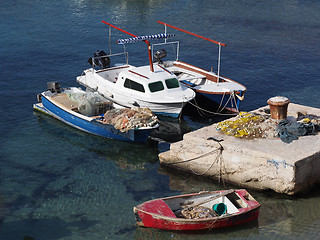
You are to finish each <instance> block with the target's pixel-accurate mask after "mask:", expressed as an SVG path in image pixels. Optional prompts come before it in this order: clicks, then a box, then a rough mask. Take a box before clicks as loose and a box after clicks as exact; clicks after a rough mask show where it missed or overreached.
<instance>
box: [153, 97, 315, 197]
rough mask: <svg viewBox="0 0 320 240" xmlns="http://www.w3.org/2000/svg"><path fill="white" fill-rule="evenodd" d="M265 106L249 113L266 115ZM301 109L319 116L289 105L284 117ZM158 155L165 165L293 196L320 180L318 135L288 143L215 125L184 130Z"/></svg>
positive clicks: (243, 185)
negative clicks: (233, 133) (229, 132)
mask: <svg viewBox="0 0 320 240" xmlns="http://www.w3.org/2000/svg"><path fill="white" fill-rule="evenodd" d="M268 109H269V106H266V107H263V108H260V109H257V110H255V111H253V112H256V113H265V114H268ZM266 112H267V113H266ZM300 113H303V114H309V115H316V116H320V109H317V108H312V107H306V106H303V105H298V104H294V103H290V104H289V106H288V119H289V118H296V117H297V115H298V114H300ZM212 139H216V140H223V141H220V142H217V141H215V140H212ZM159 159H160V163H161V164H163V165H166V166H169V167H173V168H176V169H179V170H182V171H187V172H191V173H193V174H197V175H202V176H204V177H209V178H214V179H221V180H224V181H226V182H231V183H234V184H236V185H239V186H241V187H248V188H255V189H261V190H266V189H272V190H274V191H276V192H278V193H285V194H289V195H292V194H296V193H298V192H301V191H305V190H308V189H309V188H310V187H311V186H312V185H314V184H315V183H318V182H320V135H319V134H317V135H307V136H302V137H299V139H298V140H294V141H292V142H291V143H284V142H282V141H281V140H280V139H279V138H273V139H271V138H254V139H252V140H248V139H242V138H237V137H233V136H229V135H226V134H224V133H223V132H222V131H221V130H220V131H219V130H217V124H213V125H211V126H208V127H204V128H201V129H199V130H196V131H194V132H190V133H187V134H185V135H184V137H183V140H182V141H179V142H176V143H173V144H171V146H170V150H169V151H167V152H164V153H161V154H159Z"/></svg>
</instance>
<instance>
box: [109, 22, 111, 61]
mask: <svg viewBox="0 0 320 240" xmlns="http://www.w3.org/2000/svg"><path fill="white" fill-rule="evenodd" d="M109 51H110V54H109V55H111V26H109Z"/></svg>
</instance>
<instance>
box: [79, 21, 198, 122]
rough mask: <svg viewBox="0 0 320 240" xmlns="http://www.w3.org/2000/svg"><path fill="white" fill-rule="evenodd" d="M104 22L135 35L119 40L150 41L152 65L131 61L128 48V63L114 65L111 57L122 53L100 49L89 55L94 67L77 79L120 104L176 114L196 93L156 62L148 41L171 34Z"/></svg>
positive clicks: (160, 112) (149, 52)
mask: <svg viewBox="0 0 320 240" xmlns="http://www.w3.org/2000/svg"><path fill="white" fill-rule="evenodd" d="M103 22H104V23H105V24H107V25H109V26H110V27H113V28H115V29H117V30H119V31H122V32H124V33H126V34H128V35H130V36H132V37H133V38H129V39H119V40H118V41H117V43H118V44H122V45H123V44H127V43H134V42H138V41H144V42H145V43H147V45H148V48H147V50H148V55H149V65H146V66H138V67H136V66H133V65H130V64H128V54H127V52H124V53H123V54H124V55H125V58H126V59H125V62H126V63H123V64H119V63H116V64H114V65H113V64H111V58H112V57H114V56H118V55H120V53H119V54H111V53H110V54H106V53H105V52H104V51H98V52H97V53H96V54H95V55H94V57H93V58H90V59H89V63H90V65H91V66H92V68H90V69H87V70H84V72H83V74H82V75H81V76H79V77H77V82H78V83H80V84H81V85H83V86H85V87H87V88H91V89H93V90H94V91H97V92H99V94H101V95H103V96H104V97H105V98H107V99H109V100H111V101H113V102H115V103H117V104H119V105H122V106H125V107H133V106H138V107H143V108H145V107H147V108H150V109H151V111H152V112H154V113H155V114H160V115H166V116H170V117H174V118H177V117H178V116H179V115H180V113H181V111H182V108H183V107H184V106H185V105H186V104H187V102H188V101H190V100H192V99H193V98H194V97H195V93H194V92H193V91H192V90H191V89H189V88H187V87H185V86H184V85H182V84H180V82H179V81H178V80H177V78H176V75H175V74H173V73H171V72H170V71H168V70H167V69H165V68H164V67H163V66H159V65H155V66H154V64H153V62H152V57H151V50H150V43H149V40H152V39H161V38H167V37H169V36H171V35H167V34H158V35H148V36H137V35H134V34H131V33H128V32H127V31H125V30H122V29H120V28H118V27H116V26H114V25H112V24H110V23H107V22H105V21H103Z"/></svg>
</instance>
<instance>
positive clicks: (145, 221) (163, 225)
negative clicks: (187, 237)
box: [137, 209, 259, 231]
mask: <svg viewBox="0 0 320 240" xmlns="http://www.w3.org/2000/svg"><path fill="white" fill-rule="evenodd" d="M137 214H138V218H140V219H141V220H142V221H141V222H140V223H138V225H139V226H141V227H150V228H159V229H165V230H174V231H176V230H204V229H215V228H225V227H231V226H235V225H240V224H244V223H247V222H251V221H254V220H256V219H257V218H258V216H259V209H253V210H251V211H247V212H245V213H242V214H238V215H235V216H232V217H229V218H221V219H208V220H205V221H200V220H193V221H187V220H190V219H185V220H186V221H178V220H176V219H161V218H158V217H156V216H153V215H151V214H148V213H143V212H140V211H137Z"/></svg>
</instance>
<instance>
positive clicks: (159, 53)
mask: <svg viewBox="0 0 320 240" xmlns="http://www.w3.org/2000/svg"><path fill="white" fill-rule="evenodd" d="M166 56H167V51H166V50H165V49H160V50H157V51H156V52H155V53H154V55H153V58H154V62H158V63H163V62H162V60H161V59H162V58H164V57H166Z"/></svg>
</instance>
